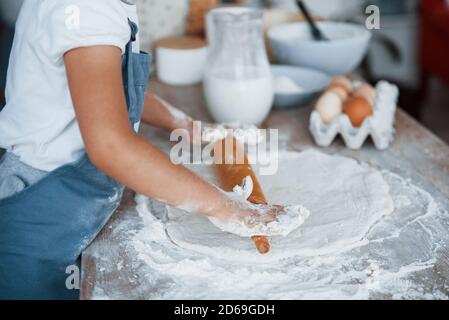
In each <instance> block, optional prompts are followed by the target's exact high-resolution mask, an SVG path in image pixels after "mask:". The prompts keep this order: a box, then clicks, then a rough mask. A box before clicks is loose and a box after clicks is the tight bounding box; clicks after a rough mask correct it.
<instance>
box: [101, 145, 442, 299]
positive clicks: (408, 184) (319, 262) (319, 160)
mask: <svg viewBox="0 0 449 320" xmlns="http://www.w3.org/2000/svg"><path fill="white" fill-rule="evenodd" d="M314 163H315V164H314ZM280 166H281V171H280V172H279V173H278V177H279V178H280V177H281V176H282V175H284V174H285V173H284V170H289V171H290V173H291V175H292V176H293V177H291V178H289V179H287V180H286V182H285V183H287V184H289V186H290V187H294V186H295V185H296V184H294V182H295V180H296V179H298V181H297V182H298V183H300V184H298V185H299V186H300V187H299V188H294V189H293V190H292V191H291V192H289V191H287V192H286V189H285V187H280V188H268V184H267V181H268V180H264V181H263V183H262V186H263V187H264V189H265V190H264V191H265V193H266V194H267V196H268V200H270V202H272V203H275V202H278V203H280V200H282V199H286V200H289V201H284V202H282V203H284V204H292V201H294V202H295V203H298V201H300V203H303V204H304V205H306V206H307V208H309V209H310V214H311V215H310V217H309V218H308V219H307V220H306V222H305V223H304V224H303V225H302V226H300V227H299V229H298V230H297V231H299V230H301V232H302V235H301V236H300V237H295V236H296V232H295V231H294V232H293V233H292V234H290V235H289V236H287V237H273V238H271V243H272V248H273V252H272V253H274V254H272V255H270V256H268V257H263V256H262V255H260V254H256V252H254V251H255V249H254V245H253V244H252V243H251V241H249V240H248V239H240V237H237V236H234V235H232V234H228V233H224V232H223V231H221V230H219V229H218V228H216V227H215V226H213V225H212V224H211V223H210V222H209V221H208V220H207V219H206V218H205V219H204V220H201V221H198V220H194V221H197V222H198V223H199V224H200V225H198V226H196V227H195V228H196V230H198V229H199V228H200V227H201V226H202V227H205V228H207V229H206V230H204V231H201V232H199V233H197V234H195V233H191V232H189V230H187V229H179V230H180V231H183V232H185V234H184V235H182V234H181V235H179V237H178V238H177V239H175V240H176V242H175V241H174V240H173V239H172V234H170V233H168V229H169V228H170V225H171V226H173V224H175V225H176V223H177V221H176V220H173V219H179V220H182V221H188V222H189V225H190V226H194V223H192V219H191V218H189V217H192V216H193V215H191V214H190V215H188V214H185V215H186V216H185V217H181V216H180V215H182V212H172V210H171V209H170V210H168V212H165V213H164V212H163V210H160V206H161V205H160V204H158V203H155V202H154V201H150V200H149V199H147V198H146V197H144V196H137V198H136V202H137V204H138V205H137V212H138V214H137V213H136V217H135V219H133V220H127V222H120V219H118V220H115V222H114V228H113V229H112V230H111V231H110V232H113V233H114V237H118V238H120V239H122V241H121V242H120V248H115V247H112V248H111V247H110V242H107V241H100V242H98V241H97V242H95V243H94V244H93V249H94V250H95V251H96V252H98V256H97V259H96V260H97V264H98V265H97V268H100V267H102V266H103V267H105V268H106V270H107V271H105V274H104V279H106V280H104V281H97V283H96V287H95V289H94V296H93V298H94V299H123V298H126V299H142V298H146V299H250V300H253V299H255V300H259V299H263V300H265V299H448V297H449V291H448V288H447V280H446V279H447V273H446V270H447V268H446V267H445V261H447V258H446V257H445V256H444V254H445V250H443V249H444V248H445V247H448V246H449V237H448V235H447V230H448V227H449V214H448V212H447V211H446V210H444V209H442V207H441V206H440V205H441V203H440V201H442V199H441V198H433V197H432V196H431V195H430V194H429V192H427V191H425V190H423V189H422V188H423V186H422V185H419V186H418V185H416V183H418V182H419V181H413V182H412V181H409V180H406V179H404V178H402V177H401V176H398V175H396V174H393V173H391V172H389V171H378V170H376V169H375V168H372V167H370V166H368V165H365V164H360V163H357V162H356V161H354V160H351V159H348V158H342V157H333V156H327V155H324V154H322V153H319V152H315V151H306V152H305V153H284V152H282V153H281V155H280ZM303 166H304V167H305V168H307V169H309V170H311V169H313V171H311V172H309V173H307V172H306V173H305V172H304V171H305V169H304V170H303V169H301V168H302V167H303ZM349 169H352V171H351V170H349ZM295 170H300V174H301V175H299V174H297V173H295ZM200 171H201V170H200ZM339 171H343V172H346V176H344V175H342V174H341V173H339ZM348 171H349V173H348ZM351 173H352V174H351ZM342 176H344V177H345V179H346V180H347V182H346V183H344V182H342V181H337V180H338V179H337V178H341V177H342ZM204 177H205V178H206V179H212V178H213V173H212V172H209V171H207V170H204ZM312 177H315V179H316V180H318V181H321V182H319V183H318V182H316V183H313V188H310V187H306V186H305V183H307V182H310V179H312ZM263 179H270V177H261V180H263ZM276 180H277V177H272V178H271V182H272V183H273V184H274V185H277V183H278V182H276ZM299 180H301V181H299ZM356 181H358V183H356ZM362 181H363V182H362ZM357 185H359V186H360V185H361V186H365V187H366V188H364V189H363V188H362V189H361V190H359V191H358V192H352V191H351V190H352V189H351V187H352V188H354V186H357ZM373 185H376V186H377V189H379V190H378V191H376V190H374V191H373V190H372V189H373ZM427 187H428V186H427ZM427 187H426V188H427ZM429 191H430V190H429ZM373 192H374V193H373ZM431 192H432V194H433V195H434V196H436V193H434V191H431ZM282 193H285V195H286V197H284V198H282V197H281V196H282ZM292 194H296V196H297V197H296V198H295V197H292ZM327 197H328V198H327ZM357 198H361V199H362V200H361V201H357ZM368 199H371V200H375V201H374V202H370V201H367V200H368ZM391 200H393V202H394V207H395V209H394V212H393V213H390V214H389V212H390V209H391ZM320 201H321V202H322V203H323V205H322V206H321V209H320V210H319V211H318V212H317V211H316V208H317V204H316V203H317V202H320ZM336 201H343V202H344V203H345V205H344V207H346V208H348V209H349V210H350V213H349V214H343V212H341V210H342V208H341V206H337V207H339V209H338V210H337V211H339V212H340V216H336V215H335V214H334V212H333V210H332V207H333V206H336ZM437 201H438V202H437ZM377 202H380V203H381V204H376V203H377ZM443 204H447V203H446V202H443ZM353 207H357V208H359V210H360V215H359V216H358V218H355V219H350V217H351V216H353V213H351V212H353V211H354V209H353ZM162 208H163V206H162ZM382 208H383V209H388V211H384V212H383V213H384V214H383V215H382V212H381V211H382V210H380V209H382ZM364 210H368V211H370V212H372V214H373V217H372V219H370V221H369V222H366V221H364V220H365V219H366V215H365V214H364V212H363V211H364ZM379 210H380V211H379ZM156 212H157V213H156ZM174 213H176V215H174V216H173V214H174ZM178 214H180V215H178ZM326 216H330V217H333V219H330V217H326ZM178 222H181V221H178ZM320 223H321V224H324V225H322V226H321V227H320ZM341 225H342V226H341ZM362 226H363V228H362ZM316 228H319V229H317V230H319V231H320V232H321V233H320V232H316V233H311V231H312V230H313V229H316ZM333 228H334V229H336V230H335V232H331V231H332V230H331V229H333ZM348 229H356V230H355V231H354V232H350V231H349V230H348ZM207 231H210V232H211V235H210V236H209V235H208V234H207ZM326 233H327V235H326ZM169 235H170V236H169ZM195 235H196V236H197V237H196V240H195V239H193V237H194V236H195ZM332 235H333V236H332ZM205 237H206V238H205ZM213 238H216V240H213ZM326 238H327V241H326ZM236 239H239V241H237V240H236ZM286 239H290V240H289V241H285V240H286ZM178 240H184V243H182V242H178ZM194 240H195V241H194ZM205 240H207V241H209V242H210V243H208V242H207V241H205ZM212 240H213V241H212ZM282 240H284V241H282ZM238 246H240V248H239V247H238ZM106 248H107V249H106ZM206 248H210V249H209V250H208V251H207V250H206ZM295 248H296V252H295V250H294V249H295ZM307 248H308V250H305V249H307ZM214 251H216V252H215V253H214ZM280 251H288V252H289V253H290V255H289V256H287V257H284V258H283V259H280V258H279V257H280V256H281V255H280V254H279V252H280ZM292 252H293V254H292ZM123 255H125V256H127V257H128V258H127V261H126V265H125V267H124V268H123V269H126V270H127V272H125V273H124V272H123V271H126V270H122V271H121V272H120V277H117V276H116V274H117V273H116V272H117V271H116V270H114V268H117V269H118V267H119V266H115V264H114V263H113V264H112V265H111V261H121V259H122V258H121V257H122V256H123ZM106 256H108V257H107V258H106ZM254 257H256V259H252V258H254ZM257 258H258V259H257ZM435 268H438V269H439V270H441V281H439V279H435V280H432V282H433V283H434V284H433V285H431V286H430V285H429V278H432V277H434V276H435V275H434V272H433V270H435ZM102 278H103V277H102ZM123 287H126V288H128V289H127V290H126V293H125V294H126V295H125V296H124V295H123V293H122V292H123V291H122V288H123Z"/></svg>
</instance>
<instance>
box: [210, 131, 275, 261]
mask: <svg viewBox="0 0 449 320" xmlns="http://www.w3.org/2000/svg"><path fill="white" fill-rule="evenodd" d="M231 143H232V149H231V148H230V146H231ZM226 144H228V147H227V148H226V147H225V145H226ZM231 150H232V152H231ZM236 159H238V160H239V161H235V160H236ZM214 160H215V161H214V163H215V171H216V173H217V176H218V180H219V184H220V187H221V188H222V189H223V190H224V191H226V192H232V191H233V189H234V187H235V186H237V185H241V184H242V181H243V179H244V178H246V177H248V176H250V177H251V179H252V180H253V185H254V188H253V192H252V193H251V195H250V197H249V198H248V201H249V202H251V203H254V204H268V201H267V199H266V198H265V195H264V194H263V191H262V187H261V186H260V183H259V181H258V180H257V176H256V174H255V173H254V171H253V168H252V167H251V165H250V163H249V161H248V157H247V155H246V154H245V149H244V147H243V145H242V144H241V143H240V142H239V141H238V140H237V139H235V138H234V137H228V138H226V139H223V140H220V141H218V142H216V144H215V146H214ZM227 163H228V164H227ZM236 163H237V164H236ZM252 240H253V242H254V244H255V245H256V248H257V251H259V252H260V253H262V254H266V253H268V252H269V251H270V242H269V240H268V238H267V237H265V236H253V237H252Z"/></svg>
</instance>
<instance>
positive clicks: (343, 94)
mask: <svg viewBox="0 0 449 320" xmlns="http://www.w3.org/2000/svg"><path fill="white" fill-rule="evenodd" d="M327 92H333V93H335V94H336V95H337V96H338V97H339V98H340V100H341V101H342V102H345V101H346V100H347V99H348V96H349V94H348V92H347V91H346V90H345V89H344V88H343V87H342V86H339V85H334V86H331V87H329V88H328V89H327Z"/></svg>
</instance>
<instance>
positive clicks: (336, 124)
mask: <svg viewBox="0 0 449 320" xmlns="http://www.w3.org/2000/svg"><path fill="white" fill-rule="evenodd" d="M355 85H356V86H357V85H358V84H357V83H355ZM375 90H376V102H375V105H374V112H373V115H372V116H370V117H368V118H366V119H365V121H364V122H363V124H362V125H361V127H360V128H355V127H354V126H353V125H352V124H351V121H350V120H349V117H348V116H347V115H345V114H341V115H339V116H338V117H336V118H335V119H333V121H332V122H331V123H330V124H326V123H324V122H323V121H322V120H321V116H320V114H319V113H318V112H317V111H316V110H315V111H313V112H312V114H311V116H310V126H309V129H310V132H311V133H312V136H313V138H314V140H315V143H316V144H317V145H319V146H321V147H328V146H330V145H331V144H332V142H333V141H334V140H335V138H336V136H337V135H338V134H340V135H341V136H342V138H343V140H344V142H345V144H346V146H347V147H348V148H350V149H355V150H357V149H360V148H361V147H362V146H363V144H364V142H365V141H366V139H367V138H368V136H371V138H372V140H373V141H374V145H375V147H376V148H377V149H379V150H384V149H386V148H388V147H389V145H390V143H391V142H392V141H393V138H394V134H395V129H394V120H395V114H396V109H397V103H398V98H399V89H398V87H397V86H396V85H394V84H391V83H389V82H387V81H380V82H378V83H377V85H376V88H375Z"/></svg>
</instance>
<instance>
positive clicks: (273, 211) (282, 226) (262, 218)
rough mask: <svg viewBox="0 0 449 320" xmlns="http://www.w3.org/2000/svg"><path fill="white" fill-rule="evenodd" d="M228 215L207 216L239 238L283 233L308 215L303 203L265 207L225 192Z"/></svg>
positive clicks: (220, 227)
mask: <svg viewBox="0 0 449 320" xmlns="http://www.w3.org/2000/svg"><path fill="white" fill-rule="evenodd" d="M228 196H229V197H230V204H229V207H230V209H231V210H230V212H231V214H230V215H228V216H222V217H220V218H217V217H209V220H210V221H211V222H212V223H213V224H214V225H215V226H216V227H218V228H219V229H221V230H223V231H225V232H229V233H233V234H237V235H239V236H241V237H252V236H287V235H288V234H289V233H290V232H292V231H293V230H295V229H297V228H298V227H299V226H301V225H302V224H303V223H304V221H305V220H306V219H307V218H308V217H309V211H308V210H307V209H306V208H304V207H303V206H300V205H298V206H287V207H283V206H269V205H263V204H258V205H256V204H252V203H250V202H248V201H247V200H246V199H245V198H244V197H242V196H241V195H239V194H236V193H233V192H231V193H228Z"/></svg>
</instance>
